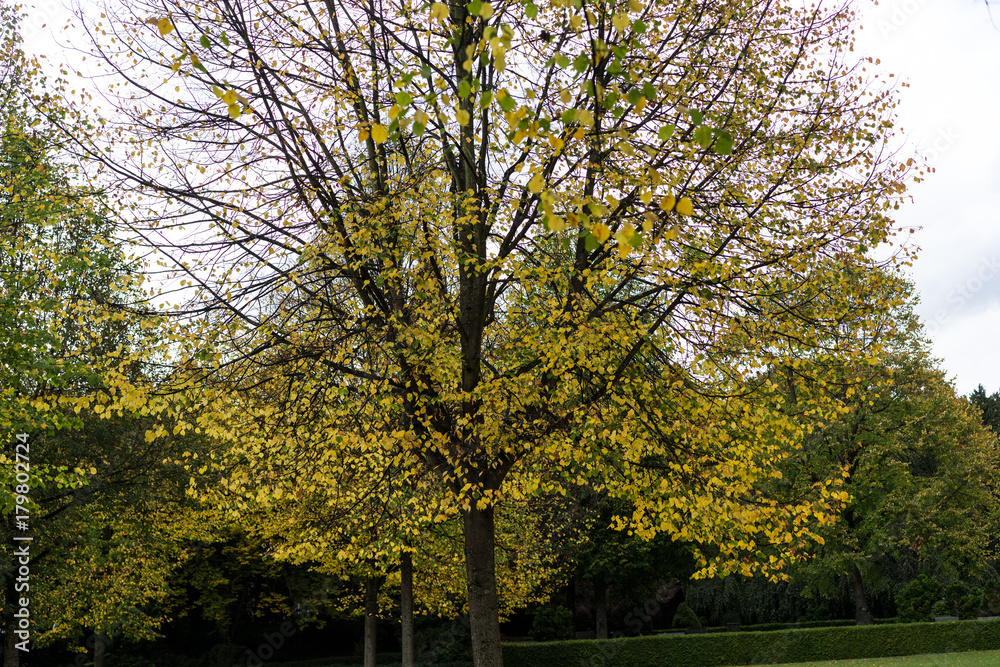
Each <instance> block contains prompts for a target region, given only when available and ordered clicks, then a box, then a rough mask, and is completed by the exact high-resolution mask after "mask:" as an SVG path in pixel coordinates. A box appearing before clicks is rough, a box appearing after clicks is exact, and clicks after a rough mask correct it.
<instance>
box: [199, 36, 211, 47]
mask: <svg viewBox="0 0 1000 667" xmlns="http://www.w3.org/2000/svg"><path fill="white" fill-rule="evenodd" d="M198 41H200V42H201V45H202V46H204V47H205V48H206V49H210V48H212V43H211V42H210V41H208V35H202V36H201V39H200V40H198Z"/></svg>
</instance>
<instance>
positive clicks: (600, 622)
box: [594, 577, 608, 639]
mask: <svg viewBox="0 0 1000 667" xmlns="http://www.w3.org/2000/svg"><path fill="white" fill-rule="evenodd" d="M594 618H595V619H596V621H597V628H596V632H595V636H596V637H597V638H598V639H607V638H608V585H607V583H606V582H605V581H604V577H599V578H597V579H594Z"/></svg>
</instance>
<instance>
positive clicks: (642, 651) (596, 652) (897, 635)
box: [503, 620, 1000, 667]
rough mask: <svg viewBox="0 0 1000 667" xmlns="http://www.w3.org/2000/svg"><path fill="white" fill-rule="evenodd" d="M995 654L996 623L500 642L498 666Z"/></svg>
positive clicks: (691, 664)
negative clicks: (526, 642)
mask: <svg viewBox="0 0 1000 667" xmlns="http://www.w3.org/2000/svg"><path fill="white" fill-rule="evenodd" d="M991 649H1000V620H990V621H960V622H954V623H906V624H889V625H870V626H864V627H858V626H854V627H834V628H811V629H805V630H785V631H778V632H729V633H722V634H701V635H684V636H672V637H671V636H649V637H626V638H622V639H606V640H574V641H565V642H538V643H533V644H504V647H503V662H504V667H718V666H721V665H763V664H775V663H783V662H807V661H812V660H845V659H850V658H882V657H889V656H898V655H917V654H921V653H952V652H955V651H984V650H991Z"/></svg>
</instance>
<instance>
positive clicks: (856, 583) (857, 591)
mask: <svg viewBox="0 0 1000 667" xmlns="http://www.w3.org/2000/svg"><path fill="white" fill-rule="evenodd" d="M851 592H852V593H854V620H855V622H856V623H857V624H858V625H872V624H873V623H874V622H875V618H874V617H873V616H872V612H871V609H869V608H868V598H867V597H866V596H865V584H864V581H862V579H861V570H859V569H858V566H857V564H856V563H852V564H851Z"/></svg>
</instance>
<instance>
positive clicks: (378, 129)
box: [372, 123, 389, 144]
mask: <svg viewBox="0 0 1000 667" xmlns="http://www.w3.org/2000/svg"><path fill="white" fill-rule="evenodd" d="M388 138H389V130H387V129H385V127H384V126H383V125H382V124H381V123H375V125H373V126H372V141H374V142H375V143H376V144H381V143H383V142H384V141H385V140H386V139H388Z"/></svg>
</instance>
